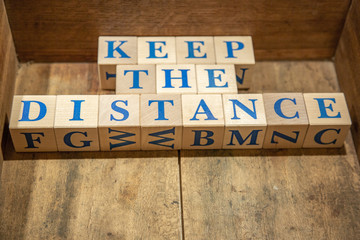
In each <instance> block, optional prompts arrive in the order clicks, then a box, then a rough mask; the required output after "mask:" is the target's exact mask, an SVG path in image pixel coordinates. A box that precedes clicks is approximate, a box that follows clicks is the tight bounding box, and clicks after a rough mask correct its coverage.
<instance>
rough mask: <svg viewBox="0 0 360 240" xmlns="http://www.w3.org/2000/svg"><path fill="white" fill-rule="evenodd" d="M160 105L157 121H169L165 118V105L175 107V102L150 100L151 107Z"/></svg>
mask: <svg viewBox="0 0 360 240" xmlns="http://www.w3.org/2000/svg"><path fill="white" fill-rule="evenodd" d="M153 102H156V103H158V117H157V118H156V119H155V120H169V119H167V118H166V117H165V103H166V102H168V103H171V105H172V106H174V101H173V100H149V106H150V105H151V104H152V103H153Z"/></svg>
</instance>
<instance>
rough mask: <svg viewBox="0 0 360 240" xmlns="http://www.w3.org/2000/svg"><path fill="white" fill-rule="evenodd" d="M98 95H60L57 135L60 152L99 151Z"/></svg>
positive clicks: (57, 102) (56, 116) (56, 123)
mask: <svg viewBox="0 0 360 240" xmlns="http://www.w3.org/2000/svg"><path fill="white" fill-rule="evenodd" d="M98 109H99V96H98V95H59V96H57V98H56V111H55V124H54V128H55V135H56V141H57V144H58V149H59V151H99V138H98V129H97V125H98V115H99V113H98V111H99V110H98Z"/></svg>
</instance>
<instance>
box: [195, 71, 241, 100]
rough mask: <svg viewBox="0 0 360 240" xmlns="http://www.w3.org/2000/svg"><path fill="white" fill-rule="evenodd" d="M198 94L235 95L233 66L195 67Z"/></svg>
mask: <svg viewBox="0 0 360 240" xmlns="http://www.w3.org/2000/svg"><path fill="white" fill-rule="evenodd" d="M196 80H197V87H198V93H199V94H202V93H237V92H238V90H237V86H236V77H235V67H234V65H230V64H228V65H196Z"/></svg>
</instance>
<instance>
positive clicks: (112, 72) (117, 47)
mask: <svg viewBox="0 0 360 240" xmlns="http://www.w3.org/2000/svg"><path fill="white" fill-rule="evenodd" d="M137 55H138V54H137V37H107V36H101V37H99V43H98V72H99V80H100V86H101V88H102V89H110V90H113V89H115V82H116V65H118V64H137Z"/></svg>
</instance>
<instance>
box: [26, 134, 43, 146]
mask: <svg viewBox="0 0 360 240" xmlns="http://www.w3.org/2000/svg"><path fill="white" fill-rule="evenodd" d="M20 134H24V136H25V139H26V143H27V147H25V148H38V147H35V145H34V142H38V143H41V141H40V137H37V138H35V139H34V138H32V135H33V134H37V135H40V136H43V137H44V133H42V132H38V133H20Z"/></svg>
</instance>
